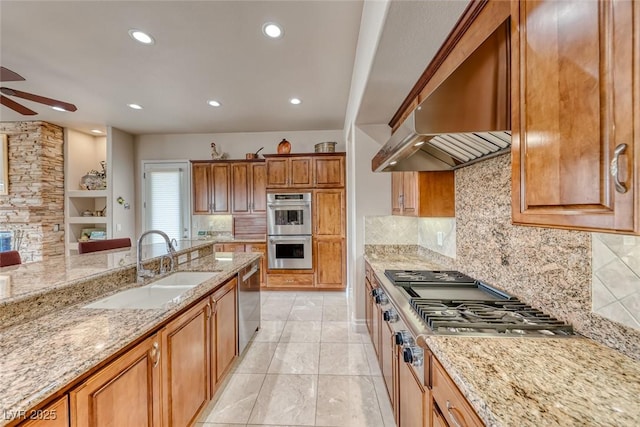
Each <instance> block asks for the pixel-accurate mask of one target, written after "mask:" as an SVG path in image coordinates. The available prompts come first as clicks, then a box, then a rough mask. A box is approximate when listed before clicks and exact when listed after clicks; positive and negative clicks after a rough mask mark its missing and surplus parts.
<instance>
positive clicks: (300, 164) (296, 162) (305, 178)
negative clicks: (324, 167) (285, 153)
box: [289, 157, 313, 187]
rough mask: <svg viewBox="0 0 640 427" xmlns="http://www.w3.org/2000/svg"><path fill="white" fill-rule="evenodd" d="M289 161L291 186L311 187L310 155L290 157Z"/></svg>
mask: <svg viewBox="0 0 640 427" xmlns="http://www.w3.org/2000/svg"><path fill="white" fill-rule="evenodd" d="M289 161H290V163H289V168H290V175H289V185H290V186H291V187H312V186H313V177H312V169H311V157H300V158H296V157H292V158H290V159H289Z"/></svg>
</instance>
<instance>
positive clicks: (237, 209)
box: [231, 163, 251, 214]
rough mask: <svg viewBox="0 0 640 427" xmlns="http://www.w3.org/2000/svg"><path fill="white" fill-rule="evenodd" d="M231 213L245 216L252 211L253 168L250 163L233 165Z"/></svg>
mask: <svg viewBox="0 0 640 427" xmlns="http://www.w3.org/2000/svg"><path fill="white" fill-rule="evenodd" d="M231 183H232V185H231V209H232V210H231V212H232V213H234V214H244V213H249V212H250V211H251V205H250V203H251V201H250V198H251V168H250V164H249V163H232V164H231Z"/></svg>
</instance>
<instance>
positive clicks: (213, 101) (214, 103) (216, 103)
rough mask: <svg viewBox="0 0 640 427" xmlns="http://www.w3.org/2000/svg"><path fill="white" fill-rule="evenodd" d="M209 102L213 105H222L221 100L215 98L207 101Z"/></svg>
mask: <svg viewBox="0 0 640 427" xmlns="http://www.w3.org/2000/svg"><path fill="white" fill-rule="evenodd" d="M207 104H209V105H211V106H212V107H219V106H221V105H222V104H221V103H220V102H219V101H216V100H215V99H211V100H209V101H207Z"/></svg>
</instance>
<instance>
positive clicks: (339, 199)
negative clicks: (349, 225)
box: [313, 189, 347, 237]
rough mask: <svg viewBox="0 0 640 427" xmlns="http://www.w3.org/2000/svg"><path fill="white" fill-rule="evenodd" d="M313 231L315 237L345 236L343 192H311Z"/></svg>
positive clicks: (342, 190)
mask: <svg viewBox="0 0 640 427" xmlns="http://www.w3.org/2000/svg"><path fill="white" fill-rule="evenodd" d="M313 196H314V200H313V230H314V232H313V233H314V235H315V236H341V237H344V235H345V229H346V227H345V221H346V216H347V215H346V212H345V191H344V189H340V190H329V189H327V190H315V191H314V192H313Z"/></svg>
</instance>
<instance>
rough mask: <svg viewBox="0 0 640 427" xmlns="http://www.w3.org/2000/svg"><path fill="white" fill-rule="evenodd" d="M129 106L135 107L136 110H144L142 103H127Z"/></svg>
mask: <svg viewBox="0 0 640 427" xmlns="http://www.w3.org/2000/svg"><path fill="white" fill-rule="evenodd" d="M127 107H129V108H133V109H134V110H142V105H139V104H127Z"/></svg>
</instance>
